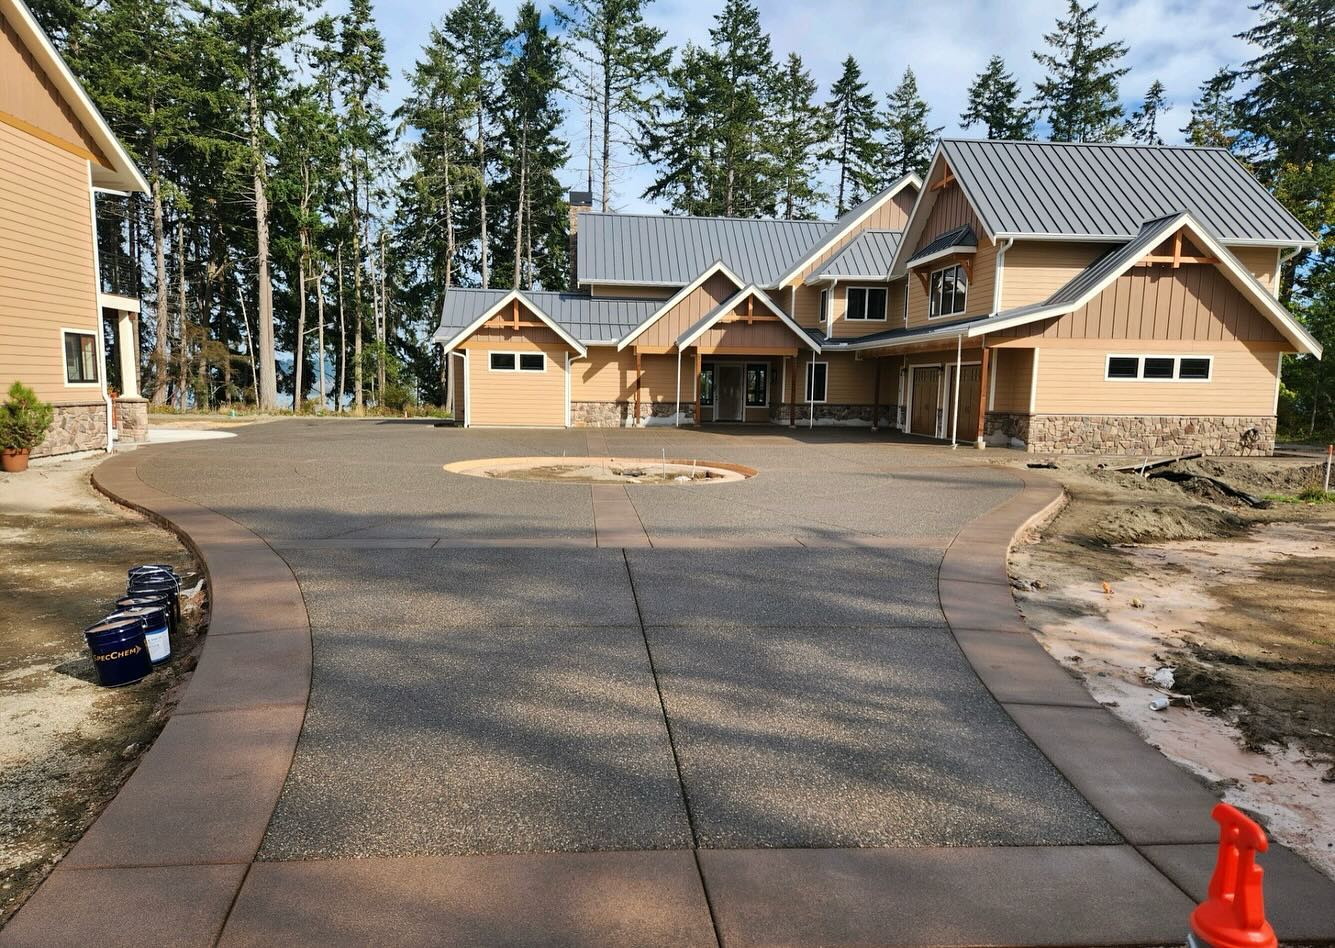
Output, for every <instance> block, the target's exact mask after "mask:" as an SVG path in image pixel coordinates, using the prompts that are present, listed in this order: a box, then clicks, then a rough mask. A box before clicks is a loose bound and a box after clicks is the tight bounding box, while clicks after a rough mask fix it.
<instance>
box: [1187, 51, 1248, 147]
mask: <svg viewBox="0 0 1335 948" xmlns="http://www.w3.org/2000/svg"><path fill="white" fill-rule="evenodd" d="M1237 82H1238V74H1237V73H1235V72H1234V71H1233V70H1232V69H1230V68H1229V67H1228V66H1223V67H1221V68H1220V69H1219V71H1218V72H1216V73H1215V74H1214V75H1213V76H1211V77H1210V78H1209V79H1206V80H1205V81H1204V82H1203V83H1201V88H1200V95H1199V96H1198V97H1197V99H1196V101H1195V102H1193V103H1192V104H1191V120H1190V121H1188V122H1187V124H1186V126H1184V127H1183V128H1182V129H1181V131H1182V132H1184V133H1186V136H1187V141H1188V143H1190V144H1192V145H1195V146H1196V147H1197V148H1227V149H1228V150H1229V151H1232V150H1233V149H1234V146H1235V145H1236V143H1237V140H1238V109H1237V105H1236V104H1235V103H1234V101H1233V87H1234V86H1235V85H1237Z"/></svg>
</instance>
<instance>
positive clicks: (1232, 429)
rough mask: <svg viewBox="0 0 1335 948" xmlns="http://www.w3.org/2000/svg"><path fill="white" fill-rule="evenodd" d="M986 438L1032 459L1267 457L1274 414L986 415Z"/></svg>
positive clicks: (1272, 439) (1271, 447)
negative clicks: (1018, 444) (1006, 440)
mask: <svg viewBox="0 0 1335 948" xmlns="http://www.w3.org/2000/svg"><path fill="white" fill-rule="evenodd" d="M987 431H988V434H989V436H990V435H992V434H993V433H994V432H999V433H1004V434H1006V435H1007V436H1008V437H1015V438H1018V439H1019V440H1021V441H1024V442H1025V444H1026V448H1027V450H1029V451H1032V452H1034V453H1035V454H1124V455H1131V454H1164V455H1167V454H1184V453H1187V452H1190V451H1200V452H1201V453H1202V454H1207V455H1214V456H1222V457H1238V456H1266V455H1270V454H1273V453H1274V451H1275V417H1274V416H1273V415H1011V414H1006V413H1002V412H989V413H988V416H987Z"/></svg>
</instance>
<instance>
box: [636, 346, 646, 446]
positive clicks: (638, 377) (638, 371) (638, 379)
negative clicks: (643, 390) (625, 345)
mask: <svg viewBox="0 0 1335 948" xmlns="http://www.w3.org/2000/svg"><path fill="white" fill-rule="evenodd" d="M643 379H644V370H643V369H642V368H641V367H640V347H639V346H636V347H635V422H634V426H635V427H636V428H638V427H639V426H640V424H641V422H640V382H641V381H642V380H643Z"/></svg>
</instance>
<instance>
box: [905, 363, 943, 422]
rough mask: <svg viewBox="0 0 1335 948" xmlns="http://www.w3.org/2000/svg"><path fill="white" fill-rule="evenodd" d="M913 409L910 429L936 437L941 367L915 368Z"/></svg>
mask: <svg viewBox="0 0 1335 948" xmlns="http://www.w3.org/2000/svg"><path fill="white" fill-rule="evenodd" d="M912 377H913V392H912V398H913V410H912V414H911V415H910V417H909V431H911V432H912V433H913V434H922V435H928V436H929V437H933V438H934V437H936V413H937V409H938V408H939V407H940V399H941V369H940V368H939V367H937V366H915V367H914V368H913V375H912Z"/></svg>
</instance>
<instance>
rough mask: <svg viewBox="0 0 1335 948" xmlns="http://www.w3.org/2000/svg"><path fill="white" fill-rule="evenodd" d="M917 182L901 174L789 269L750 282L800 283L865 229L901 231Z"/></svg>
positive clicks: (784, 284)
mask: <svg viewBox="0 0 1335 948" xmlns="http://www.w3.org/2000/svg"><path fill="white" fill-rule="evenodd" d="M920 186H921V182H920V181H919V179H918V176H917V175H916V174H908V175H905V176H904V177H902V178H900V179H899V181H897V182H896V183H895V184H893V185H891V187H890V188H887V189H886V190H885V191H884V192H882V193H881V194H879V195H877V196H875V197H873V198H869V199H868V200H867V201H866V202H864V203H863V204H862V205H859V207H857V208H854V209H853V210H852V211H849V212H848V213H847V214H845V215H844V216H843V217H841V218H840V219H839V221H838V222H836V225H835V226H834V227H833V228H831V230H830V232H829V234H828V235H827V236H826V242H825V243H824V245H820V244H817V245H814V246H812V247H811V248H810V249H809V251H808V256H806V257H805V258H801V259H799V260H798V261H797V262H796V264H795V266H794V268H793V269H791V270H789V271H788V273H787V274H785V275H784V276H783V277H781V278H779V279H778V280H776V281H775V282H774V283H773V284H764V283H762V281H759V280H753V281H752V282H754V283H756V284H758V285H771V286H773V287H774V288H776V289H782V288H783V287H785V286H788V285H789V284H790V283H798V284H800V283H802V282H803V281H805V280H806V278H807V277H809V276H811V275H812V274H814V273H816V272H817V271H819V270H820V269H821V268H822V267H823V266H825V264H827V263H829V262H830V261H831V260H832V259H834V258H835V257H836V256H838V255H839V254H840V253H841V252H843V250H844V249H845V248H846V247H848V245H849V244H851V243H852V242H853V241H854V240H856V239H857V237H858V235H860V234H862V233H864V232H865V231H868V230H897V231H902V230H903V229H904V228H905V227H906V226H907V225H908V221H909V215H910V214H911V213H912V211H913V208H914V206H915V203H916V202H917V199H918V189H919V187H920ZM869 204H874V206H873V207H872V208H871V209H870V210H868V209H867V205H869ZM864 215H865V216H864ZM854 225H856V226H854ZM743 279H745V276H743Z"/></svg>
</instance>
